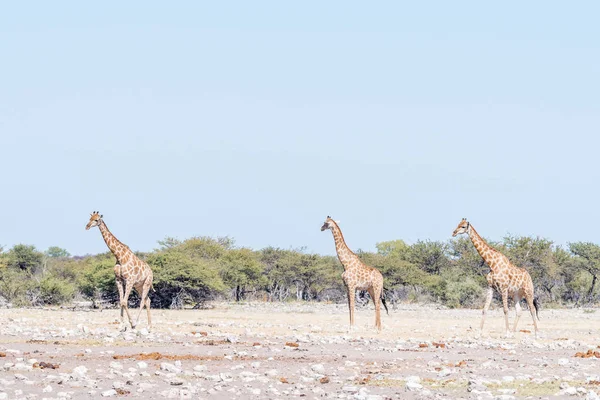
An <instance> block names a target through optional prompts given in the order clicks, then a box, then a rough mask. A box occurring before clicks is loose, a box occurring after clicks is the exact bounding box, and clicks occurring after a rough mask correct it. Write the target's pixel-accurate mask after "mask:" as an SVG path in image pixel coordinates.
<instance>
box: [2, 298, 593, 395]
mask: <svg viewBox="0 0 600 400" xmlns="http://www.w3.org/2000/svg"><path fill="white" fill-rule="evenodd" d="M135 312H136V313H137V310H136V311H135ZM152 313H153V325H154V326H153V328H152V329H151V330H150V331H148V330H147V329H146V324H145V322H146V321H145V312H144V313H143V314H142V318H141V320H140V324H139V326H138V327H137V329H135V330H131V329H129V330H127V331H125V332H120V331H119V312H118V310H116V309H104V310H91V309H83V308H21V309H2V310H0V366H1V368H0V399H44V398H46V399H51V398H63V399H65V398H66V399H84V398H103V397H115V398H119V397H120V398H175V399H179V398H207V399H213V398H214V399H247V398H256V399H286V398H308V399H327V398H335V399H364V400H367V399H368V400H382V399H419V398H432V399H433V398H447V399H460V398H464V399H479V398H480V399H488V398H489V399H492V398H498V399H512V398H531V399H539V398H587V399H597V398H599V397H598V394H599V393H600V312H596V309H585V308H579V309H556V310H554V309H542V310H541V311H540V318H541V321H540V322H539V324H540V330H541V333H540V337H538V338H537V339H536V338H535V337H534V335H533V324H532V321H531V316H530V315H529V312H528V311H527V310H524V312H523V315H522V317H521V319H520V322H519V327H518V329H517V332H516V334H515V335H514V337H510V338H506V337H505V336H504V317H503V312H502V309H501V307H497V306H496V307H495V308H494V309H491V310H490V311H489V312H488V316H487V318H486V326H485V328H484V334H483V336H482V337H481V338H480V337H479V324H480V320H481V311H480V310H476V309H472V310H471V309H445V308H441V307H439V306H433V305H432V306H426V305H412V304H400V305H397V306H394V307H390V314H389V315H385V313H384V314H383V315H382V320H383V331H382V332H381V333H378V332H377V331H376V330H375V328H374V311H373V307H372V304H369V305H367V306H364V307H360V308H359V309H357V312H356V321H357V325H356V327H355V328H354V329H353V330H349V329H348V311H347V306H346V305H345V304H325V303H262V302H249V303H225V302H217V303H211V304H209V306H208V307H207V308H205V309H199V310H158V309H154V310H152ZM510 317H511V318H510V322H511V325H512V322H513V320H514V311H512V312H511V314H510Z"/></svg>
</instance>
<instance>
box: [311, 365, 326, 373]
mask: <svg viewBox="0 0 600 400" xmlns="http://www.w3.org/2000/svg"><path fill="white" fill-rule="evenodd" d="M310 369H312V370H313V371H314V372H316V373H318V374H324V373H325V367H324V366H323V364H313V365H312V366H311V367H310Z"/></svg>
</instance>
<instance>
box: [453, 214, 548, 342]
mask: <svg viewBox="0 0 600 400" xmlns="http://www.w3.org/2000/svg"><path fill="white" fill-rule="evenodd" d="M464 233H466V234H468V235H469V238H470V239H471V242H473V245H474V246H475V249H476V250H477V252H478V253H479V255H480V256H481V257H482V258H483V259H484V261H485V262H486V264H487V265H488V266H489V267H490V270H491V271H490V273H489V274H487V275H486V279H487V282H488V288H487V293H486V299H485V304H484V306H483V312H482V316H481V327H480V331H479V335H480V336H481V335H482V334H483V324H484V323H485V314H486V313H487V310H488V309H489V307H490V304H491V302H492V297H493V295H494V289H496V290H497V291H498V292H499V293H500V295H501V296H502V305H503V308H504V321H505V324H506V336H510V328H509V324H508V298H509V296H510V297H512V298H513V300H514V302H515V311H516V318H515V325H514V327H513V332H516V331H517V323H518V322H519V318H520V317H521V313H522V311H521V305H520V301H521V299H525V300H526V301H527V305H528V307H529V311H530V313H531V317H532V318H533V326H534V327H535V336H536V337H537V336H538V326H537V320H539V317H538V302H537V299H536V298H535V296H534V288H533V280H532V279H531V275H529V272H527V270H526V269H525V268H519V267H517V266H515V265H514V264H513V263H511V262H510V260H509V259H508V257H506V256H505V255H504V254H502V253H500V252H499V251H498V250H496V249H494V248H493V247H492V246H490V245H489V244H487V242H486V241H485V240H483V238H482V237H481V236H480V235H479V234H478V233H477V231H476V230H475V228H473V225H472V224H471V223H470V222H469V221H467V219H466V218H463V219H462V220H461V221H460V222H459V224H458V226H457V227H456V229H455V230H454V232H453V233H452V237H455V236H457V235H462V234H464Z"/></svg>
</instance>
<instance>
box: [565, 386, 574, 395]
mask: <svg viewBox="0 0 600 400" xmlns="http://www.w3.org/2000/svg"><path fill="white" fill-rule="evenodd" d="M562 392H563V393H564V394H568V395H569V396H575V395H577V388H574V387H572V386H570V387H568V388H566V389H564V390H563V391H562Z"/></svg>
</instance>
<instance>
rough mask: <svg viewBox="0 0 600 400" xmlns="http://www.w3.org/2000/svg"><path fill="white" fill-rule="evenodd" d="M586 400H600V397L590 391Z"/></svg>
mask: <svg viewBox="0 0 600 400" xmlns="http://www.w3.org/2000/svg"><path fill="white" fill-rule="evenodd" d="M585 400H600V396H598V394H596V392H595V391H593V390H590V391H589V392H588V393H587V396H585Z"/></svg>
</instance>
